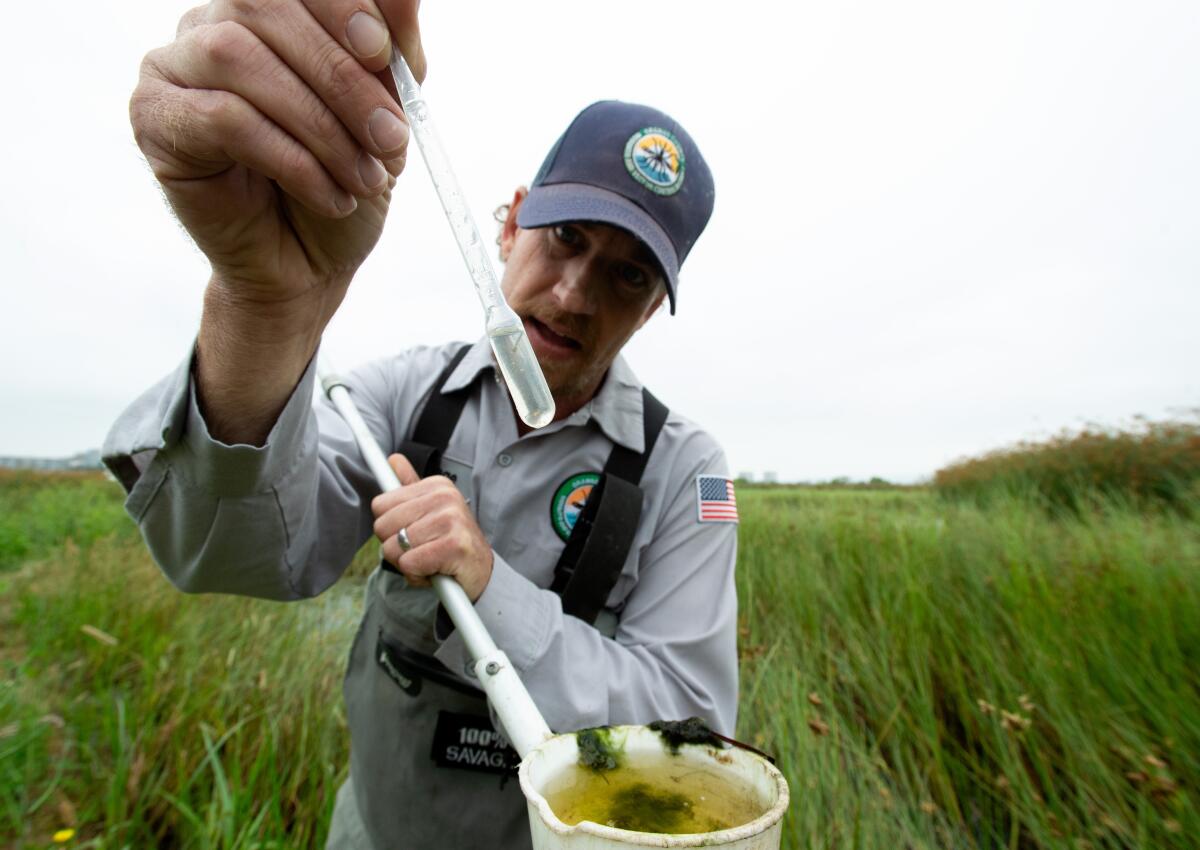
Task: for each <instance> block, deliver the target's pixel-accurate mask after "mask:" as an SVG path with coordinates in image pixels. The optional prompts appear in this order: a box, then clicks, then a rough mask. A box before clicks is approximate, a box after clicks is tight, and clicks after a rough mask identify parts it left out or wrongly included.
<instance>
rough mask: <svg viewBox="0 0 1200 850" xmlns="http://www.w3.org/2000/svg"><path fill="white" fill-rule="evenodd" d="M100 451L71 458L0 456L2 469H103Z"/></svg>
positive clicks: (91, 450)
mask: <svg viewBox="0 0 1200 850" xmlns="http://www.w3.org/2000/svg"><path fill="white" fill-rule="evenodd" d="M103 468H104V464H103V463H101V462H100V450H99V449H88V450H87V451H86V452H80V453H79V454H76V455H71V456H70V457H15V456H9V457H4V456H0V469H47V470H51V469H56V470H63V469H103Z"/></svg>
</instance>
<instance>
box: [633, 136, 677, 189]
mask: <svg viewBox="0 0 1200 850" xmlns="http://www.w3.org/2000/svg"><path fill="white" fill-rule="evenodd" d="M625 168H627V169H628V170H629V174H630V176H631V177H633V179H634V180H636V181H637V182H639V183H641V184H642V185H643V186H645V187H646V188H647V189H649V190H650V191H651V192H654V193H655V194H656V195H674V194H675V193H676V192H678V191H679V189H680V187H681V186H683V172H684V156H683V147H682V146H681V145H680V144H679V140H678V139H677V138H675V136H674V135H672V134H671V133H670V132H668V131H667V130H664V129H662V128H661V127H645V128H643V129H641V130H638V131H637V132H636V133H634V134H633V135H632V136H630V137H629V141H628V142H626V143H625Z"/></svg>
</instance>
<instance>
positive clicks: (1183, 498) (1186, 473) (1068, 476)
mask: <svg viewBox="0 0 1200 850" xmlns="http://www.w3.org/2000/svg"><path fill="white" fill-rule="evenodd" d="M933 485H934V489H935V490H937V492H938V493H940V494H941V495H943V496H945V497H947V498H949V499H952V500H955V501H970V502H974V503H975V504H979V505H987V504H988V503H990V502H992V501H997V502H1000V503H1003V502H1004V501H1006V500H1007V499H1011V498H1014V497H1015V498H1020V499H1024V500H1027V501H1032V502H1035V503H1037V504H1039V505H1041V506H1043V507H1045V508H1048V509H1049V510H1050V511H1051V512H1053V513H1063V512H1065V513H1069V514H1075V515H1077V514H1079V513H1080V512H1081V511H1085V510H1089V509H1093V508H1095V507H1097V506H1100V507H1103V506H1104V505H1106V504H1109V503H1112V502H1125V503H1127V504H1129V506H1130V507H1133V508H1138V509H1143V510H1144V509H1161V508H1168V509H1173V510H1176V511H1179V512H1183V513H1188V514H1190V515H1192V516H1195V514H1194V513H1192V511H1193V508H1194V507H1195V505H1196V504H1197V501H1200V413H1198V414H1197V419H1196V420H1195V421H1185V420H1180V421H1175V422H1141V423H1140V424H1138V425H1137V426H1136V427H1133V428H1125V429H1119V428H1101V427H1098V426H1093V427H1090V428H1088V429H1086V430H1084V431H1081V432H1078V433H1071V432H1064V433H1062V434H1060V435H1058V436H1057V437H1054V438H1053V439H1050V440H1046V441H1043V442H1025V443H1018V444H1017V445H1015V446H1012V447H1010V448H1006V449H1001V450H999V451H995V452H991V453H989V454H986V455H984V456H982V457H978V458H969V459H967V460H963V461H960V462H958V463H955V464H952V465H950V466H948V467H946V468H945V469H942V470H939V471H938V473H937V474H936V475H935V476H934V480H933Z"/></svg>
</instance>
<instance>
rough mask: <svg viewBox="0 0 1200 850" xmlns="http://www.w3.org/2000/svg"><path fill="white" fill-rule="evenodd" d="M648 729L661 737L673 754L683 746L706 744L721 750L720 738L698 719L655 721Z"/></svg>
mask: <svg viewBox="0 0 1200 850" xmlns="http://www.w3.org/2000/svg"><path fill="white" fill-rule="evenodd" d="M650 728H651V729H653V730H654V731H655V732H657V733H658V734H659V735H660V736H662V739H663V741H664V742H665V743H666V745H667V748H668V749H670V751H671V752H672V753H674V754H678V753H679V748H680V747H681V746H683V745H684V744H708V745H709V746H712V747H718V748H723V747H724V746H725V745H724V744H723V743H722V741H721V738H720V737H718V736H717V735H716V734H715V733H714V732H713V730H712V729H710V728H708V724H706V723H705V722H704V721H703V720H701V719H700V718H699V717H689V718H688V719H687V720H655V721H654V722H653V723H651V724H650Z"/></svg>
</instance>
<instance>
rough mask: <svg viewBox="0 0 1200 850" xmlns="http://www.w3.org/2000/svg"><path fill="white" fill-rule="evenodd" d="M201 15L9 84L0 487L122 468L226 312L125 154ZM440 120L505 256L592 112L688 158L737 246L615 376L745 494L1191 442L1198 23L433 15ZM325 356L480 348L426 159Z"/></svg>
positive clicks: (531, 10)
mask: <svg viewBox="0 0 1200 850" xmlns="http://www.w3.org/2000/svg"><path fill="white" fill-rule="evenodd" d="M189 5H191V3H190V2H182V3H175V2H169V0H155V2H148V0H129V2H124V3H120V4H113V3H104V2H101V3H88V4H81V3H69V4H67V5H66V6H65V7H63V6H59V7H55V11H54V12H53V13H52V14H51V15H50V16H49V17H47V11H46V7H43V6H40V5H38V4H20V5H17V6H15V7H13V8H11V9H8V10H7V12H6V13H7V15H8V24H7V26H6V29H7V31H8V32H9V33H10V35H12V36H15V37H10V38H9V39H8V40H7V44H6V48H5V51H4V54H3V58H0V72H2V75H0V79H3V80H4V82H3V83H2V84H0V85H3V94H4V104H5V108H6V110H7V111H8V115H9V118H8V119H6V120H5V122H4V123H5V127H6V132H5V133H4V134H3V135H2V136H0V162H3V164H4V168H5V173H4V177H3V186H2V188H3V192H2V194H0V249H2V250H3V255H4V263H3V266H2V271H0V279H2V280H3V284H2V288H0V322H2V325H0V329H2V332H0V357H2V358H3V363H4V364H5V368H4V370H3V372H2V373H0V399H3V400H2V401H0V405H2V408H0V410H2V411H3V415H2V417H0V454H36V455H66V454H70V453H74V452H76V451H79V450H82V449H86V448H89V447H95V446H98V445H99V444H100V442H101V440H102V439H103V435H104V433H105V431H106V429H107V427H108V423H109V422H110V421H111V420H112V419H113V418H114V417H115V416H116V414H117V413H118V412H119V411H120V409H121V408H122V407H123V405H124V404H126V403H127V402H128V401H129V400H130V399H132V398H133V397H134V396H135V395H136V394H137V393H138V392H139V391H140V390H141V389H142V388H143V387H145V386H146V385H148V384H149V383H150V382H151V381H153V380H154V379H155V378H156V377H158V376H159V375H161V374H163V373H165V372H166V371H168V370H170V369H171V368H172V366H173V365H175V364H176V363H177V362H178V361H179V360H180V359H181V358H182V357H183V356H185V354H186V352H187V350H188V347H189V345H190V343H191V339H192V337H193V335H194V333H195V329H196V326H197V322H198V318H199V309H200V301H201V294H202V291H203V287H204V283H205V280H206V277H207V265H206V263H205V261H204V259H203V257H202V256H201V255H200V254H198V253H197V251H196V250H195V248H194V247H192V246H191V244H190V242H189V241H188V240H187V238H186V236H185V235H184V234H183V233H182V232H181V231H180V229H179V228H178V227H177V225H176V224H175V223H174V221H173V219H172V218H171V217H170V215H169V214H168V212H167V210H166V208H165V207H164V204H163V202H162V200H161V198H160V196H159V193H158V190H157V189H156V187H155V183H154V181H153V179H152V177H151V175H150V173H149V172H148V170H147V169H146V166H145V164H144V162H143V161H142V160H141V158H140V154H139V152H138V150H137V148H136V146H135V145H134V143H133V139H132V134H131V132H130V129H129V124H128V118H127V113H126V103H127V101H128V98H129V94H130V92H131V91H132V89H133V86H134V84H135V81H136V76H137V68H138V64H139V62H140V59H141V56H142V54H144V53H145V52H146V51H147V50H149V49H151V48H153V47H156V46H158V45H161V44H163V43H165V42H167V41H168V40H170V38H171V37H172V35H173V33H174V30H175V24H176V21H177V19H178V18H179V16H180V15H181V14H182V13H183V12H184V11H185V10H186V9H187V8H188V6H189ZM422 21H423V30H424V36H425V45H426V50H427V53H428V56H429V62H430V72H429V78H428V80H427V84H426V95H427V98H428V101H429V103H430V107H431V111H432V114H433V116H434V118H435V120H436V121H437V123H438V125H439V128H440V130H441V133H442V136H443V139H444V141H445V143H446V147H447V148H448V151H449V153H450V155H451V158H452V160H453V162H454V165H455V168H456V170H457V172H458V175H459V179H460V181H461V183H462V185H463V187H464V189H465V191H466V193H467V195H468V196H469V197H470V198H471V200H472V206H473V208H474V211H475V214H476V217H477V218H478V219H479V220H480V224H481V227H485V228H488V230H489V232H490V227H491V221H490V219H489V215H490V211H491V210H492V208H493V207H494V206H496V204H498V203H500V202H503V201H505V200H507V199H508V198H509V197H510V196H511V193H512V190H513V188H514V187H515V186H516V185H517V184H519V183H523V182H528V181H529V180H530V179H531V178H532V176H533V174H534V173H535V172H536V170H537V167H538V164H539V163H540V161H541V159H542V157H543V156H544V154H545V152H546V150H547V149H548V148H549V146H550V144H551V143H552V142H553V141H554V139H555V138H556V137H557V136H558V134H559V133H560V132H561V131H562V129H563V127H565V125H566V124H567V122H569V121H570V119H571V118H572V117H573V116H574V114H575V113H576V112H577V111H578V110H579V109H580V108H582V107H583V106H585V105H586V104H588V103H590V102H592V101H594V100H598V99H602V98H621V99H625V100H637V101H643V102H648V103H652V104H654V105H656V106H658V107H660V108H662V109H664V110H665V111H667V112H669V113H671V114H672V115H673V116H674V117H676V118H677V119H678V120H680V121H681V122H682V123H683V124H684V125H685V126H687V127H688V128H689V131H690V132H691V134H692V136H693V137H694V138H695V139H696V141H697V144H698V145H699V146H700V147H701V149H702V150H703V152H704V154H705V156H706V158H707V159H708V161H709V164H710V165H711V167H712V170H713V172H714V175H715V179H716V185H717V202H716V211H715V213H714V215H713V218H712V221H711V223H710V225H709V228H708V231H707V232H706V233H705V235H704V236H703V238H701V240H700V241H699V243H698V244H697V246H696V248H695V250H694V251H693V253H692V255H691V257H690V258H689V260H688V262H687V264H686V265H685V266H684V269H683V274H682V280H681V288H680V299H679V312H678V315H676V316H674V317H671V316H669V315H667V314H666V313H663V314H660V315H659V316H657V317H656V318H655V319H654V320H652V321H651V322H650V324H649V325H648V326H647V327H646V328H645V329H644V330H643V331H642V332H641V333H640V334H639V336H638V337H636V338H635V339H634V341H633V342H632V343H631V344H630V346H629V347H628V348H627V349H626V353H627V355H628V357H629V359H630V361H631V363H632V364H633V366H634V368H635V369H636V370H637V372H638V373H639V375H640V376H641V377H642V379H643V380H644V381H645V382H646V383H647V384H648V385H649V386H650V387H651V388H652V389H653V390H654V391H655V392H656V393H657V394H658V395H659V396H660V397H661V398H662V399H663V400H664V401H666V402H667V403H668V404H669V405H671V406H672V407H673V408H676V409H678V410H679V411H681V412H683V413H685V414H686V415H688V416H690V417H691V418H693V419H695V420H697V421H699V422H701V423H702V424H704V425H705V426H707V427H708V428H709V429H710V430H711V431H712V432H713V433H714V434H715V435H716V436H717V438H718V439H719V440H720V441H721V442H722V443H723V444H724V445H725V447H726V450H727V452H728V454H729V458H730V463H731V465H732V467H733V468H734V470H735V471H743V470H745V471H754V472H756V473H760V474H761V473H762V472H764V471H767V470H772V471H774V472H776V473H777V474H778V475H779V477H780V478H781V479H785V480H796V479H808V480H813V479H825V478H830V477H834V476H842V475H844V476H851V477H855V478H865V477H870V476H872V475H881V476H885V477H888V478H893V479H899V480H915V479H919V478H921V477H923V476H927V475H930V474H932V473H933V472H934V471H935V470H936V469H938V468H939V467H940V466H942V465H944V464H946V463H947V462H949V461H951V460H953V459H954V458H957V457H960V456H963V455H966V454H971V453H977V452H981V451H985V450H987V449H990V448H993V447H996V446H998V445H1001V444H1005V443H1008V442H1012V441H1014V440H1018V439H1021V438H1025V437H1031V436H1038V435H1044V434H1046V433H1049V432H1052V431H1055V430H1057V429H1059V428H1061V427H1066V426H1079V425H1081V424H1083V423H1084V422H1086V421H1100V422H1104V423H1117V424H1119V423H1121V422H1125V421H1128V420H1129V418H1130V417H1131V416H1133V415H1135V414H1144V415H1147V416H1150V417H1152V418H1157V417H1164V416H1167V415H1169V414H1170V413H1171V411H1172V410H1181V409H1187V408H1196V407H1198V406H1200V377H1198V372H1200V370H1198V369H1197V366H1198V365H1200V334H1198V333H1197V327H1198V325H1200V322H1198V319H1200V240H1198V237H1200V155H1198V152H1200V109H1198V105H1200V50H1198V49H1197V45H1198V44H1200V4H1197V3H1195V2H1194V0H1181V1H1180V2H1153V0H1151V1H1150V2H1139V3H1129V2H1112V0H1089V2H1076V3H1047V2H1024V1H1023V0H1022V1H1021V2H1005V3H987V4H982V3H964V2H962V0H947V1H946V2H930V1H929V0H910V2H905V3H895V2H885V0H876V1H875V2H836V3H835V2H824V3H805V2H800V3H778V2H759V0H744V2H738V3H704V2H691V3H680V4H676V5H675V6H673V7H668V8H665V9H664V8H661V7H653V8H651V7H647V6H646V4H645V3H632V2H625V0H606V1H605V2H603V3H570V2H561V0H559V2H542V0H538V2H531V1H530V0H523V2H510V3H498V2H494V0H492V2H485V0H459V1H458V2H450V0H425V3H424V6H423V14H422ZM397 198H398V200H397V202H396V203H395V204H394V207H393V210H392V215H391V219H390V221H389V222H388V225H387V229H386V231H385V233H384V236H383V239H382V241H381V242H380V244H379V246H378V248H377V249H376V251H375V252H374V254H373V255H372V256H371V258H370V259H369V260H368V262H367V263H366V265H365V266H364V267H363V268H362V270H361V272H360V273H359V275H358V277H357V278H356V280H355V283H354V285H353V287H352V288H351V294H350V296H349V297H348V299H347V300H346V302H345V303H344V305H343V306H342V309H341V311H340V313H339V314H338V316H337V317H336V318H335V320H334V322H333V324H332V325H331V326H330V328H329V330H328V332H327V334H326V339H325V349H324V350H325V351H327V352H328V353H330V354H331V355H333V357H334V358H335V360H336V361H337V363H338V364H339V366H341V367H342V368H346V367H349V366H352V365H354V364H356V363H359V362H362V361H365V360H367V359H370V358H372V357H376V356H380V355H383V354H386V353H388V352H392V351H395V350H397V349H400V348H403V347H407V346H409V345H413V344H418V343H439V342H443V341H445V340H448V339H474V338H476V337H477V336H478V335H479V334H480V333H481V330H482V322H481V317H480V311H479V308H478V304H477V301H476V300H475V296H474V293H473V291H472V290H471V287H470V284H469V280H468V278H467V277H466V275H465V272H464V270H463V266H462V261H461V259H460V258H459V256H458V254H457V251H456V249H455V247H454V244H453V242H452V240H451V237H450V233H449V229H448V227H447V225H446V223H445V220H444V219H443V218H442V215H441V211H440V209H439V208H438V206H437V203H436V199H435V196H434V195H433V192H432V189H431V188H430V184H429V180H428V177H427V175H426V174H425V171H424V168H423V165H422V162H421V160H420V158H419V156H418V155H417V154H416V153H415V151H414V153H413V154H412V155H411V156H410V159H409V168H408V171H407V172H406V173H405V174H404V175H403V176H402V178H401V181H400V185H399V189H398V194H397Z"/></svg>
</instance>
